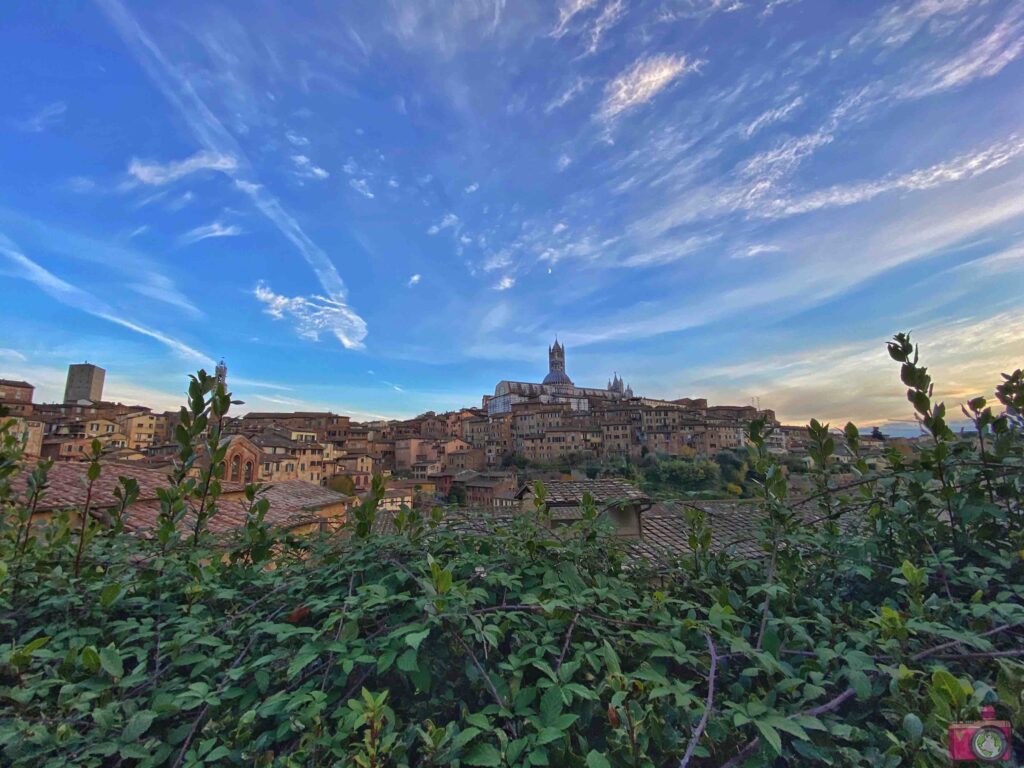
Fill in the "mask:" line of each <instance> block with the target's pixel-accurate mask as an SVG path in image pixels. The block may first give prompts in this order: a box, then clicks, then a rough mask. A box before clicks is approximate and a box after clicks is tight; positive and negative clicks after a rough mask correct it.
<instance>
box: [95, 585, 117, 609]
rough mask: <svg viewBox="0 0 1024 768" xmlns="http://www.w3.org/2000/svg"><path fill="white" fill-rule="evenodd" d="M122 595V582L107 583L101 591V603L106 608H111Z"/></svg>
mask: <svg viewBox="0 0 1024 768" xmlns="http://www.w3.org/2000/svg"><path fill="white" fill-rule="evenodd" d="M119 597H121V585H120V584H107V586H105V587H104V588H103V591H102V592H100V605H101V606H103V607H104V608H109V607H110V606H112V605H113V604H114V603H116V602H117V599H118V598H119Z"/></svg>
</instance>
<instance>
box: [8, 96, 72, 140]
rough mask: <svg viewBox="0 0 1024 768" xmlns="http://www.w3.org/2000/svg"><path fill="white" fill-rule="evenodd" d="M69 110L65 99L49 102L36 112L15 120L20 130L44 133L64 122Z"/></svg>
mask: <svg viewBox="0 0 1024 768" xmlns="http://www.w3.org/2000/svg"><path fill="white" fill-rule="evenodd" d="M67 111H68V105H67V104H65V103H64V102H63V101H55V102H53V103H51V104H47V105H46V106H45V107H43V108H42V109H40V110H39V111H38V112H36V113H35V114H33V115H30V116H29V117H26V118H24V119H22V120H17V121H15V123H14V124H15V126H16V127H17V128H18V129H19V130H22V131H25V132H26V133H42V132H43V131H47V130H49V129H50V128H54V127H56V126H58V125H60V124H61V123H63V122H64V115H65V114H66V113H67Z"/></svg>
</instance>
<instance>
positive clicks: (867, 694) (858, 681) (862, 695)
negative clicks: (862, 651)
mask: <svg viewBox="0 0 1024 768" xmlns="http://www.w3.org/2000/svg"><path fill="white" fill-rule="evenodd" d="M846 677H847V679H848V680H849V681H850V687H851V688H853V690H854V692H855V693H856V694H857V698H858V699H870V698H871V680H869V679H868V676H867V675H866V674H864V673H863V672H861V671H860V670H859V669H851V670H850V671H849V672H847V673H846Z"/></svg>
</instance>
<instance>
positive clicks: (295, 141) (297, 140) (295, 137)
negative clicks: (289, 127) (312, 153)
mask: <svg viewBox="0 0 1024 768" xmlns="http://www.w3.org/2000/svg"><path fill="white" fill-rule="evenodd" d="M284 137H285V138H286V139H288V142H289V143H290V144H291V145H292V146H293V147H306V146H309V139H307V138H306V137H305V136H302V135H300V134H298V133H296V132H295V131H288V132H287V133H285V135H284Z"/></svg>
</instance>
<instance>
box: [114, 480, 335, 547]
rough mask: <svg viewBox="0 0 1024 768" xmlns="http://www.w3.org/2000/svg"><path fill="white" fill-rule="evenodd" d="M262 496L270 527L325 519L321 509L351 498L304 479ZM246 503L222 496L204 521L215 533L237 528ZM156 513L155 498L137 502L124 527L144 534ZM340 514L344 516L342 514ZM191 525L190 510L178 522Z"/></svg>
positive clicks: (243, 517)
mask: <svg viewBox="0 0 1024 768" xmlns="http://www.w3.org/2000/svg"><path fill="white" fill-rule="evenodd" d="M232 485H235V484H232ZM262 497H263V498H266V499H267V500H268V501H269V502H270V507H269V509H268V510H267V515H266V517H265V518H264V519H265V521H266V523H267V525H269V526H270V527H271V528H291V527H294V526H297V525H304V524H308V523H315V522H319V521H320V520H323V519H326V518H323V517H322V516H321V515H319V514H318V512H319V511H320V510H322V509H324V508H325V507H329V506H332V505H335V504H340V503H343V502H347V501H348V500H349V499H350V498H351V497H349V496H346V495H345V494H342V493H336V492H335V491H332V490H330V489H328V488H323V487H321V486H319V485H317V484H315V483H309V482H306V481H305V480H286V481H284V482H281V483H274V484H273V485H271V486H267V487H266V488H265V489H264V491H263V493H262ZM248 506H249V502H248V501H246V500H245V498H239V497H238V496H237V494H236V495H235V497H234V498H227V499H225V498H221V499H220V500H218V503H217V512H216V513H215V514H214V515H213V516H212V517H211V518H210V519H209V520H208V521H207V527H208V528H209V530H210V532H211V533H213V534H215V535H218V536H223V535H226V534H230V533H233V532H235V531H237V530H238V529H240V528H242V527H243V526H244V525H245V523H246V516H247V510H248ZM159 514H160V502H159V501H158V500H156V499H152V500H148V501H144V502H137V503H135V504H133V505H132V506H131V507H129V508H128V513H127V515H126V517H125V529H126V530H128V531H132V532H133V533H139V534H143V535H145V534H147V533H148V532H149V531H151V530H153V529H154V528H156V524H157V519H158V516H159ZM340 517H341V519H344V515H341V516H340ZM194 524H195V516H194V515H193V514H192V513H191V512H189V513H187V514H186V515H185V517H184V518H183V520H182V521H181V527H182V528H183V529H184V530H189V529H190V528H191V527H192V526H193V525H194Z"/></svg>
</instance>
